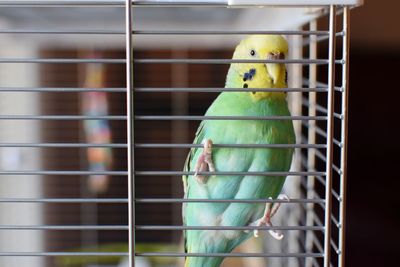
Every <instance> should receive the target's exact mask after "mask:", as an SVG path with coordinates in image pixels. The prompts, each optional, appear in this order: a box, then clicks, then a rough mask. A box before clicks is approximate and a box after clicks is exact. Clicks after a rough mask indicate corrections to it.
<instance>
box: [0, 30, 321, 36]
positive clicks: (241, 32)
mask: <svg viewBox="0 0 400 267" xmlns="http://www.w3.org/2000/svg"><path fill="white" fill-rule="evenodd" d="M0 33H1V31H0ZM132 33H133V34H136V35H244V34H260V35H263V34H265V35H270V34H278V35H328V34H329V32H328V31H260V30H239V31H232V30H230V31H218V30H209V31H205V30H201V31H199V30H162V31H160V30H133V32H132Z"/></svg>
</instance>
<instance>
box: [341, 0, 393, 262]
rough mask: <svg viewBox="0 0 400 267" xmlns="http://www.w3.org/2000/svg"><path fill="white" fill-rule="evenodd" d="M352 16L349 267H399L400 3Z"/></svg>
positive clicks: (369, 4)
mask: <svg viewBox="0 0 400 267" xmlns="http://www.w3.org/2000/svg"><path fill="white" fill-rule="evenodd" d="M365 2H366V3H365V5H364V6H363V7H362V8H357V9H355V10H354V11H353V12H352V17H351V30H352V31H351V38H352V43H351V58H350V60H351V61H350V108H349V123H350V125H349V169H348V171H349V173H348V205H347V207H348V209H347V221H348V227H347V242H346V244H347V250H346V259H347V266H351V267H353V266H355V267H357V266H398V257H397V254H398V240H400V231H399V230H398V227H399V225H400V218H399V216H400V214H399V212H398V210H399V206H400V201H399V198H398V189H399V188H400V179H399V178H400V175H399V173H398V172H397V165H398V160H399V154H398V151H399V149H400V142H399V140H398V138H399V136H400V126H399V114H400V113H399V109H398V103H399V98H400V90H399V86H398V76H399V74H398V69H399V66H400V31H399V26H400V14H399V10H400V1H396V0H386V1H365Z"/></svg>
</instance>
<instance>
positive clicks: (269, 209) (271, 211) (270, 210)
mask: <svg viewBox="0 0 400 267" xmlns="http://www.w3.org/2000/svg"><path fill="white" fill-rule="evenodd" d="M269 199H271V200H272V198H269ZM277 199H279V200H283V199H284V200H287V201H289V197H288V196H287V195H283V194H282V195H279V196H278V198H277ZM280 206H281V203H275V205H273V203H271V202H268V203H267V204H266V205H265V211H264V215H263V217H261V218H260V219H259V220H257V221H256V222H255V225H257V226H269V227H273V224H272V222H271V218H272V217H273V216H274V215H275V214H276V212H277V211H278V209H279V207H280ZM268 233H269V234H270V235H271V236H272V237H273V238H275V239H277V240H281V239H282V238H283V234H280V233H278V232H277V231H276V230H272V229H271V230H268ZM254 237H258V229H256V230H254Z"/></svg>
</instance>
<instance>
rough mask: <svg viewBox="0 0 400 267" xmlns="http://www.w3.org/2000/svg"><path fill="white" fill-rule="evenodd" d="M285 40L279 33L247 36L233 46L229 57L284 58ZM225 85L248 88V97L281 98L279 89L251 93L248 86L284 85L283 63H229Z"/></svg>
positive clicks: (284, 72)
mask: <svg viewBox="0 0 400 267" xmlns="http://www.w3.org/2000/svg"><path fill="white" fill-rule="evenodd" d="M287 54H288V43H287V41H286V40H285V38H283V37H282V36H280V35H251V36H249V37H247V38H246V39H244V40H242V41H241V42H240V43H239V44H238V46H237V47H236V49H235V52H234V54H233V59H254V60H273V59H285V58H287ZM226 86H227V87H236V88H237V87H243V88H249V94H250V95H251V97H252V99H254V100H260V99H265V98H269V97H285V93H282V92H273V93H271V92H253V91H251V88H284V87H287V73H286V67H285V64H281V63H266V64H263V63H233V64H232V65H231V68H230V70H229V73H228V76H227V81H226Z"/></svg>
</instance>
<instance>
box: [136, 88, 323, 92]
mask: <svg viewBox="0 0 400 267" xmlns="http://www.w3.org/2000/svg"><path fill="white" fill-rule="evenodd" d="M134 90H135V92H140V93H142V92H143V93H154V92H157V93H163V92H165V93H167V92H168V93H169V92H187V93H191V92H193V93H221V92H328V88H327V87H325V88H322V87H321V88H251V89H249V88H247V89H244V88H170V87H166V88H161V87H160V88H154V87H153V88H151V87H148V88H142V87H137V88H134Z"/></svg>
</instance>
